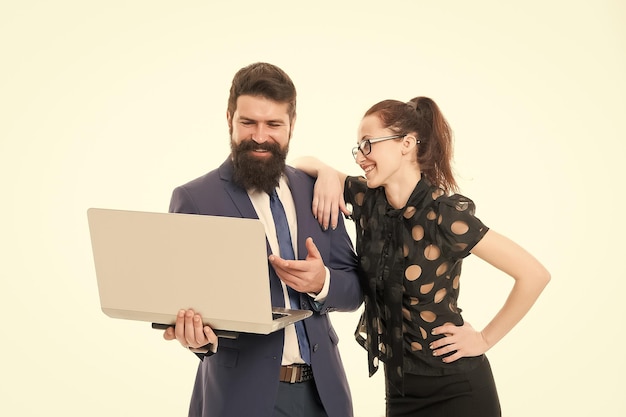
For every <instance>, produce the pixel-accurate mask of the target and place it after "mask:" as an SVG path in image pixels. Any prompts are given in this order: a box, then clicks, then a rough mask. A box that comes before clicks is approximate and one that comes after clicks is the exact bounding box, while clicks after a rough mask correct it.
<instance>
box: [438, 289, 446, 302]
mask: <svg viewBox="0 0 626 417" xmlns="http://www.w3.org/2000/svg"><path fill="white" fill-rule="evenodd" d="M446 294H448V291H447V290H446V289H445V288H442V289H440V290H439V291H437V292H436V293H435V303H440V302H441V300H443V299H444V298H445V296H446Z"/></svg>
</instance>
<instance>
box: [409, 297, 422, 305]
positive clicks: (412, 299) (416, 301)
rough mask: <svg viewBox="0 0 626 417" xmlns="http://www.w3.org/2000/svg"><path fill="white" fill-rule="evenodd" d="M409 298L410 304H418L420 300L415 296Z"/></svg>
mask: <svg viewBox="0 0 626 417" xmlns="http://www.w3.org/2000/svg"><path fill="white" fill-rule="evenodd" d="M410 300H411V305H412V306H415V305H418V304H419V302H420V300H419V299H418V298H417V297H411V298H410Z"/></svg>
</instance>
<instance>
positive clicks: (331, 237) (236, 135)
mask: <svg viewBox="0 0 626 417" xmlns="http://www.w3.org/2000/svg"><path fill="white" fill-rule="evenodd" d="M226 119H227V122H228V128H229V132H230V144H231V154H230V155H229V156H228V158H227V159H226V161H225V162H224V163H223V164H222V165H221V166H220V167H218V168H217V169H215V170H213V171H211V172H209V173H207V174H206V175H204V176H202V177H200V178H197V179H195V180H193V181H190V182H188V183H187V184H185V185H182V186H179V187H177V188H176V189H175V190H174V192H173V195H172V199H171V202H170V212H176V213H187V214H199V215H216V216H229V217H243V218H255V219H260V220H261V222H262V223H263V224H264V226H265V230H266V236H267V246H268V264H269V271H270V273H269V276H268V279H269V280H270V288H271V299H272V300H271V301H272V306H276V307H284V306H289V305H290V304H287V303H289V302H290V298H289V294H288V293H289V292H292V293H293V290H295V295H296V299H297V301H296V302H297V303H298V308H300V309H309V310H312V311H313V315H312V316H311V317H309V318H307V319H305V320H303V321H302V322H300V326H302V327H300V328H298V326H297V325H295V324H292V325H289V326H287V327H286V328H285V329H284V330H279V331H276V332H274V333H270V334H268V335H259V334H251V333H241V334H239V336H238V337H237V338H236V339H230V338H219V341H218V337H217V336H216V334H215V332H213V330H212V329H211V328H210V327H209V326H205V325H203V324H202V317H200V315H199V314H197V313H196V312H194V311H193V309H189V308H187V307H186V306H181V307H184V308H183V309H181V311H180V312H179V314H178V318H177V321H176V326H175V327H170V328H168V329H167V330H166V331H165V333H164V337H165V339H166V340H177V341H178V342H179V343H180V344H181V345H182V346H183V347H184V348H185V349H188V350H191V351H192V352H194V353H195V354H196V355H197V356H198V357H199V358H200V360H201V361H200V363H199V366H198V371H197V375H196V381H195V385H194V388H193V392H192V397H191V403H190V408H189V416H205V417H208V416H210V417H217V416H219V417H231V416H232V417H240V416H259V417H276V416H289V417H299V416H301V417H349V416H352V415H353V411H352V400H351V395H350V389H349V387H348V382H347V379H346V375H345V372H344V369H343V365H342V362H341V358H340V355H339V350H338V346H337V343H338V337H337V335H336V333H335V330H334V329H333V326H332V324H331V322H330V318H329V315H328V313H329V312H331V311H354V310H356V309H357V308H358V307H359V306H360V305H361V302H362V299H363V296H362V293H361V289H360V286H359V279H358V276H357V272H356V271H357V269H356V268H357V258H356V255H355V252H354V250H353V246H352V242H351V240H350V238H349V237H348V235H347V233H346V230H345V226H344V224H343V221H342V219H338V222H337V225H336V227H332V228H329V229H326V228H321V227H320V226H319V223H318V222H317V220H316V219H315V217H314V216H313V214H312V211H311V204H312V199H313V186H314V181H313V179H312V178H311V177H309V176H307V175H306V174H304V173H303V172H302V171H299V170H296V169H295V168H293V167H290V166H287V165H286V164H285V160H286V157H287V153H288V150H289V142H290V140H291V137H292V133H293V128H294V124H295V121H296V89H295V87H294V85H293V82H292V81H291V79H290V78H289V76H288V75H287V74H286V73H285V72H284V71H283V70H281V69H280V68H278V67H276V66H275V65H271V64H267V63H255V64H251V65H249V66H247V67H244V68H242V69H240V70H239V71H238V72H237V73H236V74H235V77H234V78H233V82H232V86H231V89H230V96H229V99H228V108H227V112H226ZM277 201H278V204H279V205H281V207H282V208H284V214H285V215H286V220H287V224H288V227H287V229H288V235H290V236H289V238H288V239H282V238H281V239H280V244H279V237H278V236H277V233H280V232H277V224H278V223H280V222H279V221H278V220H275V217H274V215H275V211H274V210H275V209H274V207H275V204H276V202H277ZM271 204H274V206H272V207H271ZM283 218H284V216H283ZM279 228H280V226H279ZM283 236H284V235H283ZM285 240H290V242H289V243H290V244H291V247H292V249H293V253H292V254H291V256H293V258H291V257H290V256H288V257H287V256H285V254H284V253H282V252H281V251H282V250H283V247H284V246H282V245H283V244H284V242H285ZM279 247H280V249H279ZM245 255H246V254H245V253H243V254H242V256H241V261H242V262H246V259H245ZM223 279H236V278H233V277H227V276H225V277H223ZM256 296H257V294H251V293H249V292H247V291H246V288H241V303H242V304H243V303H245V302H246V299H248V298H249V297H256ZM233 307H236V306H233Z"/></svg>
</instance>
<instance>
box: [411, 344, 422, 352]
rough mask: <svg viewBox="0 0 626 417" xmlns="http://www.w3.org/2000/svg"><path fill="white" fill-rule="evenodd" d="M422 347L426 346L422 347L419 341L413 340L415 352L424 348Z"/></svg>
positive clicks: (412, 345)
mask: <svg viewBox="0 0 626 417" xmlns="http://www.w3.org/2000/svg"><path fill="white" fill-rule="evenodd" d="M422 349H424V348H423V347H422V345H421V343H419V342H411V350H412V351H413V352H415V351H416V350H422Z"/></svg>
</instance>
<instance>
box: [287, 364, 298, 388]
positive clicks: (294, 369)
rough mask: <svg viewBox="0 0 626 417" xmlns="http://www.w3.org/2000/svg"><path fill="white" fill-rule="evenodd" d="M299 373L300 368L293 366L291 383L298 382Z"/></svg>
mask: <svg viewBox="0 0 626 417" xmlns="http://www.w3.org/2000/svg"><path fill="white" fill-rule="evenodd" d="M297 373H298V368H296V367H295V366H292V367H291V379H290V380H289V383H291V384H294V383H295V382H296V375H297Z"/></svg>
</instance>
